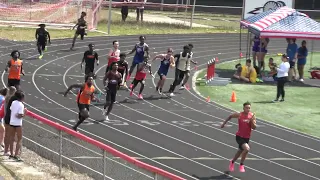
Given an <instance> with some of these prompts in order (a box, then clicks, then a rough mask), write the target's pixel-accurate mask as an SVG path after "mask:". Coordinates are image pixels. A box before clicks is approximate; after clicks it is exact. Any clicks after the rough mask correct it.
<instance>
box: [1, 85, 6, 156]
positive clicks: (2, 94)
mask: <svg viewBox="0 0 320 180" xmlns="http://www.w3.org/2000/svg"><path fill="white" fill-rule="evenodd" d="M7 93H8V89H7V88H3V89H1V90H0V111H1V116H0V150H1V151H3V150H4V132H5V128H4V126H3V117H4V103H5V97H6V95H7Z"/></svg>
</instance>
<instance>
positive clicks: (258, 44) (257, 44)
mask: <svg viewBox="0 0 320 180" xmlns="http://www.w3.org/2000/svg"><path fill="white" fill-rule="evenodd" d="M253 41H254V42H253V47H255V48H258V47H260V38H259V37H258V36H254V39H253Z"/></svg>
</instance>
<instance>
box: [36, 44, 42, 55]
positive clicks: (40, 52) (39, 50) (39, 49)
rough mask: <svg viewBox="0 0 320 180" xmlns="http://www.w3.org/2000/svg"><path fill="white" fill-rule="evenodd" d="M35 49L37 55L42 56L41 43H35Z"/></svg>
mask: <svg viewBox="0 0 320 180" xmlns="http://www.w3.org/2000/svg"><path fill="white" fill-rule="evenodd" d="M37 48H38V53H39V54H40V56H41V55H42V51H41V43H40V42H39V41H38V42H37Z"/></svg>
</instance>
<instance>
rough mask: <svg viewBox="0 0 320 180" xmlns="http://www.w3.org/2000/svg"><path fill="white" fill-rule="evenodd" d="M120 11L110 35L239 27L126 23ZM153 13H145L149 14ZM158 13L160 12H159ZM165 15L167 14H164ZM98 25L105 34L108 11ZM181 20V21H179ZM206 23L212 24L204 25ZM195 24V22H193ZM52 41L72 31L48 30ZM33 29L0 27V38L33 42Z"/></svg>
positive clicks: (225, 30)
mask: <svg viewBox="0 0 320 180" xmlns="http://www.w3.org/2000/svg"><path fill="white" fill-rule="evenodd" d="M119 12H120V10H119V9H115V10H113V11H112V23H111V35H114V36H116V35H135V34H191V33H235V32H237V30H238V29H237V28H235V24H237V26H238V25H239V22H235V23H234V22H233V23H231V24H230V22H225V21H218V20H215V21H206V20H199V21H203V22H202V23H201V22H199V23H200V24H204V25H216V26H217V27H216V28H202V27H201V28H199V27H194V28H192V29H190V28H189V27H187V26H184V25H181V24H167V23H151V22H143V23H140V22H139V23H137V22H136V20H135V18H132V17H128V18H127V21H126V22H122V21H121V14H119ZM151 12H154V11H146V13H150V14H152V13H151ZM159 12H160V11H159ZM165 15H167V14H165ZM99 17H100V18H99V20H100V21H99V23H98V27H97V29H98V30H99V31H102V32H107V19H108V11H107V10H102V11H101V12H100V13H99ZM180 20H181V19H180ZM206 22H213V24H206ZM195 23H197V22H195ZM48 30H49V32H50V34H51V37H52V39H56V38H72V37H73V35H74V31H71V30H56V29H48ZM34 32H35V28H17V27H0V38H3V39H9V40H15V41H29V40H34V39H35V38H34ZM101 35H105V34H102V33H98V32H89V33H88V36H101Z"/></svg>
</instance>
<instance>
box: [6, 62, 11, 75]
mask: <svg viewBox="0 0 320 180" xmlns="http://www.w3.org/2000/svg"><path fill="white" fill-rule="evenodd" d="M10 67H11V61H8V63H7V66H6V68H5V71H6V72H7V71H8V70H9V69H10Z"/></svg>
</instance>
